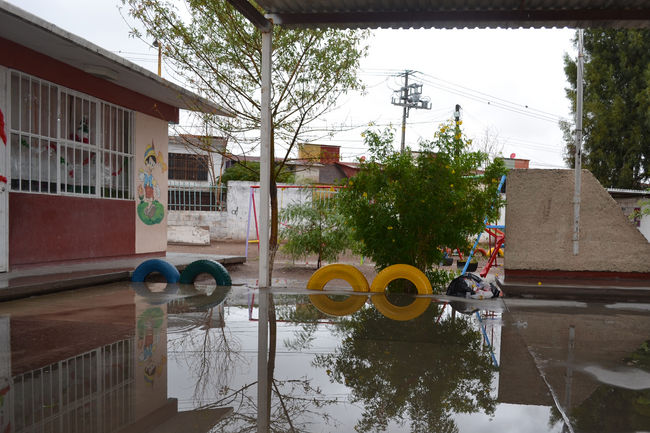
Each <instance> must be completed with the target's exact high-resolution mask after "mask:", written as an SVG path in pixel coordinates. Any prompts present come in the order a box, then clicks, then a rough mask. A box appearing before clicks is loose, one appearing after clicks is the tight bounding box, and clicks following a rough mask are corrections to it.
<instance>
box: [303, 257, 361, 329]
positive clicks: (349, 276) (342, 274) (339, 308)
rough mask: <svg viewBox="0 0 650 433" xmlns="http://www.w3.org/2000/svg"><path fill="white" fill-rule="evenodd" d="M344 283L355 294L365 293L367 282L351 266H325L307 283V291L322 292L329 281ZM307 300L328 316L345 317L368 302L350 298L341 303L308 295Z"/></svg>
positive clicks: (358, 298) (321, 296)
mask: <svg viewBox="0 0 650 433" xmlns="http://www.w3.org/2000/svg"><path fill="white" fill-rule="evenodd" d="M335 279H341V280H344V281H346V282H347V283H348V284H349V285H350V286H351V287H352V290H354V291H355V292H367V291H368V280H366V277H364V275H363V274H362V273H361V271H360V270H358V269H357V268H355V267H354V266H351V265H341V264H334V265H327V266H325V267H322V268H320V269H319V270H317V271H316V272H314V274H313V275H312V276H311V278H310V279H309V281H308V282H307V289H309V290H321V291H322V290H323V288H325V285H326V284H327V283H328V282H330V281H331V280H335ZM309 300H310V301H311V302H312V304H314V306H315V307H316V308H318V309H319V310H320V311H322V312H323V313H325V314H329V315H330V316H347V315H348V314H352V313H354V312H355V311H357V310H359V309H360V308H361V307H363V305H364V304H365V303H366V301H367V300H368V298H367V297H365V296H354V295H353V296H350V297H349V298H347V299H345V300H343V301H334V300H332V299H330V298H328V297H327V295H309Z"/></svg>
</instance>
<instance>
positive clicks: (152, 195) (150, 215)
mask: <svg viewBox="0 0 650 433" xmlns="http://www.w3.org/2000/svg"><path fill="white" fill-rule="evenodd" d="M157 166H160V167H161V170H162V172H163V173H164V172H165V171H166V170H167V164H165V162H164V161H163V155H162V152H158V153H157V154H156V148H155V146H154V143H153V141H152V142H151V144H149V145H147V147H145V149H144V168H141V169H140V171H139V174H138V178H139V179H140V181H141V182H142V184H141V185H138V197H139V198H140V204H139V205H138V215H139V216H140V219H141V220H142V222H144V223H145V224H147V225H152V224H158V223H159V222H160V221H162V219H163V217H164V216H165V208H164V207H163V205H162V204H161V203H160V202H159V201H158V199H159V198H160V186H159V185H158V182H157V181H156V178H155V177H154V169H155V168H156V167H157Z"/></svg>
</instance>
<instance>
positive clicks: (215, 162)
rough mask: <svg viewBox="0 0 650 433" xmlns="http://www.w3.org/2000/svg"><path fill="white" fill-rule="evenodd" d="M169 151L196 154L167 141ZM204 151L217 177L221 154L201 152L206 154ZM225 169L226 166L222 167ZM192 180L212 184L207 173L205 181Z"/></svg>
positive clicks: (219, 172) (219, 173)
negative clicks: (210, 160)
mask: <svg viewBox="0 0 650 433" xmlns="http://www.w3.org/2000/svg"><path fill="white" fill-rule="evenodd" d="M169 153H182V154H186V155H195V154H196V152H195V151H193V150H191V149H188V147H187V146H184V145H179V144H172V143H171V142H170V143H169ZM206 153H207V154H208V157H210V158H211V159H212V163H211V164H212V166H213V167H214V171H215V175H216V176H217V177H219V176H220V175H221V169H222V167H221V162H222V160H223V158H222V156H221V154H220V153H217V152H210V153H208V152H205V153H203V154H206ZM225 169H226V168H225V167H223V170H224V171H225ZM210 170H211V169H208V173H209V172H210ZM172 182H173V181H172ZM192 182H195V183H199V184H205V185H210V184H212V179H211V175H210V174H208V180H207V181H194V180H193V181H192Z"/></svg>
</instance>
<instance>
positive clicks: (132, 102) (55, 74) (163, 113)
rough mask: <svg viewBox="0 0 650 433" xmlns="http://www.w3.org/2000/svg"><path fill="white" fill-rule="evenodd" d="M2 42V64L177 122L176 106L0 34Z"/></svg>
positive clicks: (0, 62)
mask: <svg viewBox="0 0 650 433" xmlns="http://www.w3.org/2000/svg"><path fill="white" fill-rule="evenodd" d="M0 46H2V51H3V53H4V54H3V55H2V57H1V58H0V64H2V65H3V66H6V67H8V68H12V69H16V70H18V71H21V72H25V73H27V74H31V75H34V76H36V77H39V78H42V79H44V80H47V81H51V82H53V83H56V84H59V85H62V86H65V87H68V88H70V89H73V90H77V91H79V92H83V93H86V94H88V95H90V96H94V97H95V98H99V99H103V100H104V101H107V102H112V103H113V104H116V105H120V106H122V107H125V108H129V109H131V110H135V111H139V112H141V113H145V114H148V115H150V116H153V117H156V118H158V119H163V120H165V121H167V122H172V123H178V108H176V107H172V106H171V105H168V104H166V103H164V102H160V101H157V100H155V99H153V98H150V97H149V96H145V95H143V94H141V93H137V92H134V91H132V90H129V89H126V88H124V87H122V86H118V85H117V84H114V83H111V82H110V81H107V80H103V79H101V78H97V77H95V76H93V75H90V74H88V73H86V72H84V71H82V70H80V69H77V68H74V67H72V66H70V65H68V64H66V63H63V62H60V61H58V60H56V59H54V58H52V57H48V56H46V55H44V54H41V53H38V52H36V51H34V50H31V49H29V48H26V47H24V46H22V45H18V44H16V43H15V42H12V41H10V40H8V39H4V38H0Z"/></svg>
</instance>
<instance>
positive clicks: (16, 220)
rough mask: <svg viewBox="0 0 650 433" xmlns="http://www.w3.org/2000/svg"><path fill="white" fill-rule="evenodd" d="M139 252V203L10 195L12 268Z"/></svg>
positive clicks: (54, 196) (10, 261) (43, 195)
mask: <svg viewBox="0 0 650 433" xmlns="http://www.w3.org/2000/svg"><path fill="white" fill-rule="evenodd" d="M131 254H135V202H133V201H131V200H106V199H93V198H80V197H68V196H57V195H47V194H25V193H15V192H12V193H10V194H9V265H10V266H12V265H21V264H32V263H44V262H53V261H63V260H76V259H93V258H100V257H113V256H124V255H131Z"/></svg>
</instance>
